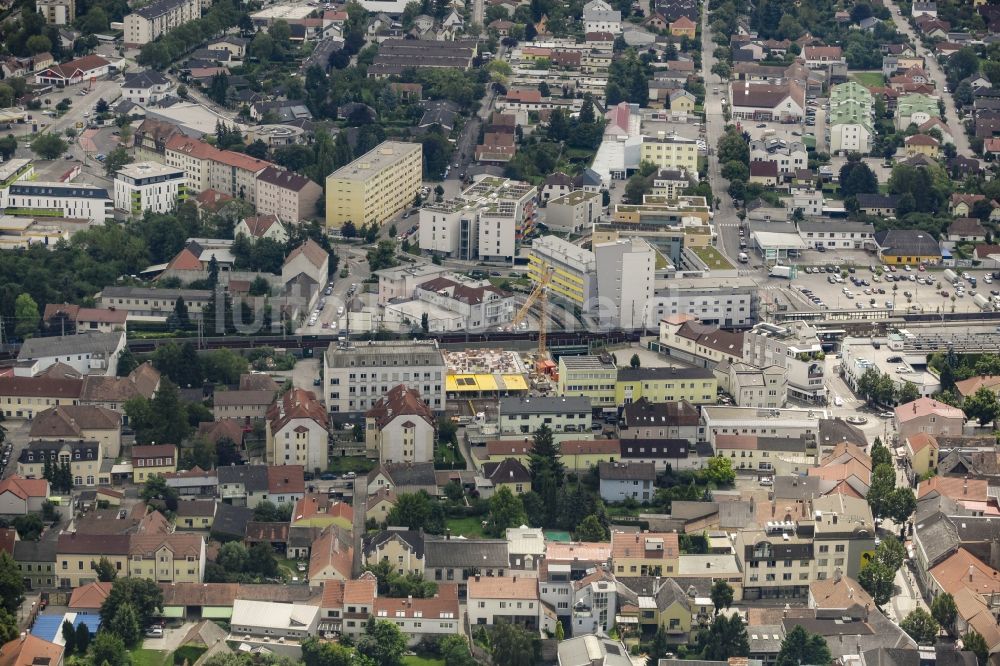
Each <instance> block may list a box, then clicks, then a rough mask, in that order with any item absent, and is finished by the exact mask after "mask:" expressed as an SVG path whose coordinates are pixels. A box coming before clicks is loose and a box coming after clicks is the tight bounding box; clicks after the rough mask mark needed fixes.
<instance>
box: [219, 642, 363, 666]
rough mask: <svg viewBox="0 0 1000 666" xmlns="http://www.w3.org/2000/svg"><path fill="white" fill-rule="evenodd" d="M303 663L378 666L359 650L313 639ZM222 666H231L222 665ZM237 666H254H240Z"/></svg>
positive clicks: (310, 665) (307, 644) (306, 645)
mask: <svg viewBox="0 0 1000 666" xmlns="http://www.w3.org/2000/svg"><path fill="white" fill-rule="evenodd" d="M302 663H303V664H305V666H376V665H375V662H374V661H372V659H370V658H369V657H368V656H367V655H362V654H358V652H357V650H355V649H354V648H352V647H349V646H347V645H341V644H340V643H329V642H320V641H319V640H317V639H316V638H311V637H310V638H307V639H306V640H305V641H303V642H302ZM206 666H209V665H206ZM213 666H214V665H213ZM220 666H230V665H229V664H221V665H220ZM237 666H252V665H250V664H246V665H244V664H239V665H237Z"/></svg>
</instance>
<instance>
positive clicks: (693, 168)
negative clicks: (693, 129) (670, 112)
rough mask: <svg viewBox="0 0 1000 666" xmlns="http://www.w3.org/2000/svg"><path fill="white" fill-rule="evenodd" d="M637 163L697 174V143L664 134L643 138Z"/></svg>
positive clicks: (674, 135)
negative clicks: (648, 163)
mask: <svg viewBox="0 0 1000 666" xmlns="http://www.w3.org/2000/svg"><path fill="white" fill-rule="evenodd" d="M639 161H640V163H641V162H650V163H652V164H655V165H656V166H657V167H659V168H660V169H676V170H683V171H687V172H690V173H698V142H697V141H695V140H694V139H687V138H684V137H682V136H678V135H676V134H669V135H668V134H666V133H665V132H659V133H658V134H657V135H656V136H655V137H650V136H644V137H643V138H642V146H641V148H640V152H639Z"/></svg>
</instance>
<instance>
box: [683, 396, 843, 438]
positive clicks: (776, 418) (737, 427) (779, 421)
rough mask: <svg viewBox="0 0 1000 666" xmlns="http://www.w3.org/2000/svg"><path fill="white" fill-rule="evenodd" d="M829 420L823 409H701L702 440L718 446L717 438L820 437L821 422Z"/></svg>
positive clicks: (718, 407) (713, 406)
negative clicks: (726, 436)
mask: <svg viewBox="0 0 1000 666" xmlns="http://www.w3.org/2000/svg"><path fill="white" fill-rule="evenodd" d="M827 418H830V415H829V413H828V412H827V411H826V410H824V409H818V408H816V409H790V408H789V409H780V408H778V409H759V408H757V407H720V406H716V405H704V406H702V408H701V430H702V432H701V434H700V439H701V441H705V442H708V443H709V444H712V446H713V448H714V446H715V438H716V436H717V435H758V436H761V437H765V436H766V437H789V438H791V437H819V422H820V419H827Z"/></svg>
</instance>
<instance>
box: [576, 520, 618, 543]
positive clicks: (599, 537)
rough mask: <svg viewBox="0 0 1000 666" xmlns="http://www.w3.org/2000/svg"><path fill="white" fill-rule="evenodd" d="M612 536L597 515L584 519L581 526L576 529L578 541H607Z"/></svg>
mask: <svg viewBox="0 0 1000 666" xmlns="http://www.w3.org/2000/svg"><path fill="white" fill-rule="evenodd" d="M610 536H611V533H610V532H609V530H608V528H607V526H606V525H605V524H604V523H602V522H601V519H600V518H598V517H597V515H595V514H593V513H592V514H590V515H589V516H587V517H586V518H584V519H583V522H582V523H580V526H579V527H577V528H576V539H577V541H589V542H597V541H607V540H608V539H609V538H610Z"/></svg>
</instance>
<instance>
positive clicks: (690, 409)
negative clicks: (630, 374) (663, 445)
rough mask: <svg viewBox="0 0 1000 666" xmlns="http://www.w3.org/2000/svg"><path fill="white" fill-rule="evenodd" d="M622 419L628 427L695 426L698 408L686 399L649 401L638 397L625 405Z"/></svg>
mask: <svg viewBox="0 0 1000 666" xmlns="http://www.w3.org/2000/svg"><path fill="white" fill-rule="evenodd" d="M622 419H623V420H624V421H625V423H626V425H627V426H628V427H629V428H641V427H643V426H653V425H666V426H697V425H698V422H699V416H698V408H697V407H695V406H694V405H692V404H691V403H690V402H688V401H687V400H681V401H680V402H650V401H649V400H648V399H646V398H639V399H638V400H636V401H635V402H632V403H629V404H627V405H625V408H624V410H623V411H622Z"/></svg>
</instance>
